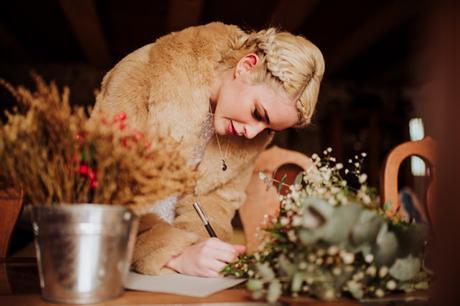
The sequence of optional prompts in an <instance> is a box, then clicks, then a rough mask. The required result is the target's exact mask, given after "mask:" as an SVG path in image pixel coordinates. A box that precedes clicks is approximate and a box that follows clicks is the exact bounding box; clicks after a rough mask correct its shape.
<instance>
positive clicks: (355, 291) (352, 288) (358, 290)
mask: <svg viewBox="0 0 460 306" xmlns="http://www.w3.org/2000/svg"><path fill="white" fill-rule="evenodd" d="M347 287H348V291H349V292H350V293H351V295H352V296H353V297H354V298H355V299H358V300H360V299H362V298H363V296H364V291H363V287H362V286H361V284H360V283H357V282H355V281H349V282H348V283H347Z"/></svg>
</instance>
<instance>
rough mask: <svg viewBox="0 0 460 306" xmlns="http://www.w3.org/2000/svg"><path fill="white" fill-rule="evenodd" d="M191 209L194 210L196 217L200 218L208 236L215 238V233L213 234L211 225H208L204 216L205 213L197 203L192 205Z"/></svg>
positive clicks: (206, 217)
mask: <svg viewBox="0 0 460 306" xmlns="http://www.w3.org/2000/svg"><path fill="white" fill-rule="evenodd" d="M193 208H195V210H196V212H197V214H198V216H200V219H201V221H202V222H203V224H204V227H205V228H206V230H207V231H208V234H209V236H211V237H215V238H217V235H216V232H214V229H213V228H212V226H211V223H209V220H208V216H206V213H205V212H204V211H203V209H202V208H201V206H200V204H199V203H198V201H197V202H195V203H193Z"/></svg>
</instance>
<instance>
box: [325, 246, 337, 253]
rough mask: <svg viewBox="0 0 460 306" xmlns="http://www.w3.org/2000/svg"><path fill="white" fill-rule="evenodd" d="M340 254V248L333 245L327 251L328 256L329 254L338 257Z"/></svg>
mask: <svg viewBox="0 0 460 306" xmlns="http://www.w3.org/2000/svg"><path fill="white" fill-rule="evenodd" d="M338 252H339V248H338V247H337V246H335V245H331V246H330V247H329V248H328V249H327V254H329V255H336V254H337V253H338Z"/></svg>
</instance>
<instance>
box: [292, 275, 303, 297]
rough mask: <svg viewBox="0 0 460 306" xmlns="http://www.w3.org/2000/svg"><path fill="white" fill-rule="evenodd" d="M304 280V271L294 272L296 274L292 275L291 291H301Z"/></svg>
mask: <svg viewBox="0 0 460 306" xmlns="http://www.w3.org/2000/svg"><path fill="white" fill-rule="evenodd" d="M303 281H304V273H303V272H296V273H294V276H293V277H292V282H291V291H292V292H299V291H300V289H301V288H302V284H303Z"/></svg>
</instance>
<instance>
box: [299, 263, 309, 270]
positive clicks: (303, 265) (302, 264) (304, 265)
mask: <svg viewBox="0 0 460 306" xmlns="http://www.w3.org/2000/svg"><path fill="white" fill-rule="evenodd" d="M306 268H307V263H306V262H305V261H301V262H300V263H299V269H300V270H305V269H306Z"/></svg>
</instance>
